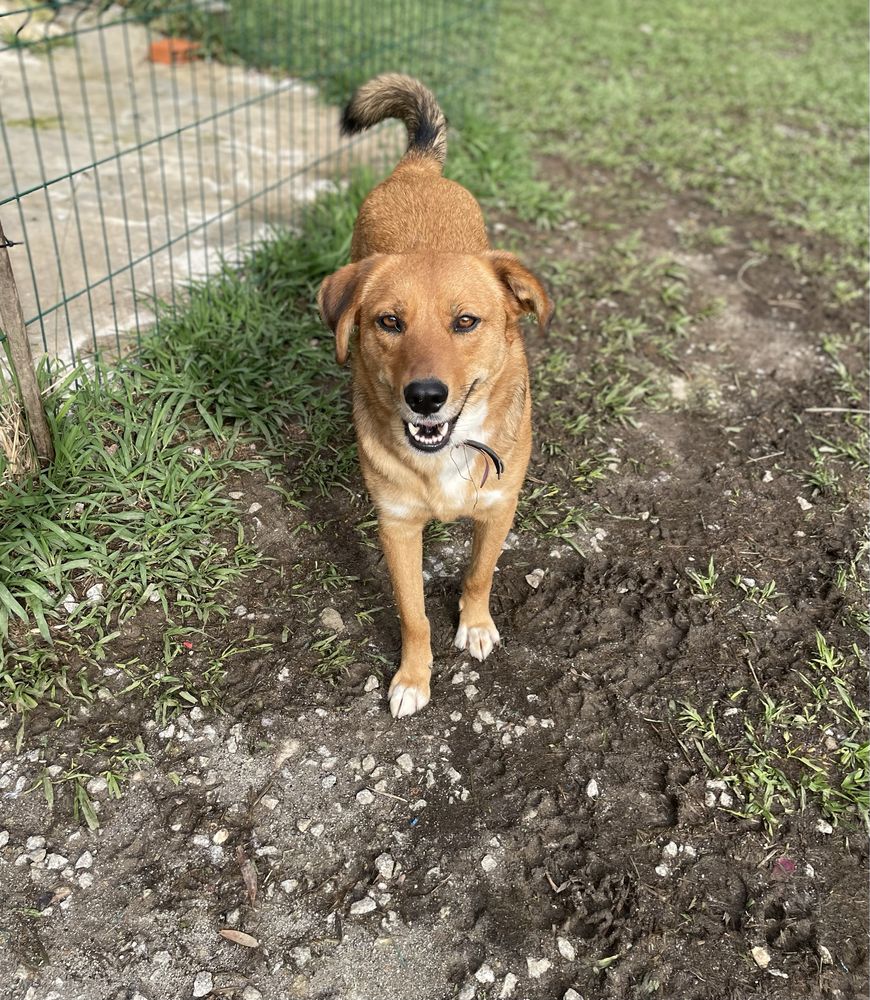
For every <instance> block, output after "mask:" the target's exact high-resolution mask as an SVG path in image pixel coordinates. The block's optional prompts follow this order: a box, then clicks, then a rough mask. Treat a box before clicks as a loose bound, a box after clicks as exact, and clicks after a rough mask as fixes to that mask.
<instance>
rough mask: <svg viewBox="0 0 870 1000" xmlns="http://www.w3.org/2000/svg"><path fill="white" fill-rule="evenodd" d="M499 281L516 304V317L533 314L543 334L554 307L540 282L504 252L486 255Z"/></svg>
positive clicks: (515, 259) (497, 251)
mask: <svg viewBox="0 0 870 1000" xmlns="http://www.w3.org/2000/svg"><path fill="white" fill-rule="evenodd" d="M486 257H487V259H488V260H489V262H490V264H491V266H492V268H493V270H494V271H495V273H496V276H497V277H498V279H499V281H501V283H502V284H503V285H505V286H506V288H507V291H508V294H509V296H510V298H511V299H513V301H514V302H515V303H516V308H517V315H519V314H520V313H534V314H535V318H536V319H537V321H538V326H539V327H540V329H541V332H542V333H544V332H545V331H546V330H547V328H548V327H549V326H550V322H551V320H552V319H553V312H554V311H555V306H554V305H553V302H552V300H551V299H550V296H549V295H547V292H546V290H545V288H544V286H543V285H542V284H541V282H540V281H539V280H538V279H537V278H536V277H535V275H534V274H532V272H531V271H530V270H529V269H528V268H527V267H526V266H525V265H524V264H522V263H520V261H519V259H518V258H517V257H515V256H514V255H513V254H512V253H507V252H506V251H504V250H495V251H493V252H492V253H488V254H487V255H486Z"/></svg>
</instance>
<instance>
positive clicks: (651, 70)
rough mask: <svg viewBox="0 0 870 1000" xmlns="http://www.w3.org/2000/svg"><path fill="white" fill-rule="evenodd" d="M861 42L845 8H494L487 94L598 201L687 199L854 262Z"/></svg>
mask: <svg viewBox="0 0 870 1000" xmlns="http://www.w3.org/2000/svg"><path fill="white" fill-rule="evenodd" d="M532 25H534V28H533V29H532V28H531V26H532ZM866 33H867V11H866V8H865V7H864V6H863V5H861V4H859V3H857V2H856V0H849V2H846V3H841V4H838V5H837V6H836V9H832V10H830V11H826V13H825V15H824V16H819V11H818V8H817V6H816V5H814V4H812V3H811V2H810V0H798V2H797V3H793V4H789V5H787V6H777V5H772V6H771V5H767V6H764V7H762V8H759V6H758V5H757V4H753V3H750V2H748V0H738V2H736V3H732V4H729V5H727V7H722V6H717V5H715V4H711V3H693V2H690V0H677V2H674V3H667V4H666V3H661V2H656V3H648V2H645V0H644V2H641V0H629V2H627V3H626V2H624V0H605V2H603V3H599V4H594V5H583V4H577V3H575V2H573V0H536V2H532V3H519V2H518V0H505V4H504V9H503V13H502V19H501V34H500V53H499V56H500V57H499V67H500V68H501V72H500V73H499V74H498V77H497V81H496V88H495V92H496V96H497V101H498V108H499V113H500V117H501V118H502V120H503V121H506V122H508V123H509V124H510V125H512V126H513V127H514V128H515V129H516V130H517V131H518V132H521V133H523V134H525V135H527V136H528V137H529V145H530V147H532V148H534V149H535V150H536V151H537V152H539V153H543V154H549V155H554V156H559V157H564V158H566V159H567V161H568V162H569V163H577V169H581V170H582V171H583V172H584V173H585V174H589V175H590V176H589V184H590V185H592V186H593V187H595V188H599V187H602V188H604V189H605V192H604V193H606V190H607V189H610V190H613V189H614V186H615V187H616V188H618V189H619V190H620V192H621V194H622V196H623V197H625V196H626V195H627V194H629V193H630V192H635V193H636V194H638V195H645V196H647V197H648V196H649V194H650V189H652V191H653V192H655V191H656V190H657V189H658V190H661V191H665V192H669V193H673V194H678V195H679V194H682V193H683V192H692V193H693V195H697V196H699V197H700V198H702V199H703V200H705V201H706V202H707V203H708V204H709V205H710V206H711V207H713V208H715V210H716V211H717V213H719V214H721V216H722V217H724V218H727V217H728V216H729V215H731V214H732V213H738V214H747V213H749V214H751V213H759V212H760V213H763V214H764V215H772V216H773V217H774V218H776V219H779V220H782V221H784V222H786V223H788V224H790V225H795V226H798V227H800V228H801V229H804V230H806V231H808V232H814V233H819V234H823V235H825V236H827V237H830V238H831V239H832V240H834V241H836V242H837V243H839V244H840V247H841V249H842V250H845V251H846V255H847V256H850V257H852V258H853V259H854V258H856V257H857V258H859V259H860V258H862V257H863V250H864V247H865V246H866V217H867V197H868V195H867V185H866V169H865V168H866V161H867V139H866V132H865V129H864V120H865V108H866V102H867V74H866V69H865V42H866ZM519 66H523V67H524V68H525V72H518V71H517V68H518V67H519ZM721 238H723V237H722V234H721V233H720V234H715V233H714V234H713V239H721Z"/></svg>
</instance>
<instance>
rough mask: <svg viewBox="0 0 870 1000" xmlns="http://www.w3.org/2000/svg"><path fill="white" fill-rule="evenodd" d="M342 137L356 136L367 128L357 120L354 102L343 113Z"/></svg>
mask: <svg viewBox="0 0 870 1000" xmlns="http://www.w3.org/2000/svg"><path fill="white" fill-rule="evenodd" d="M339 127H340V129H341V134H342V135H356V134H357V133H358V132H362V130H363V129H364V128H365V126H364V125H363V123H362V122H361V121H360V120H359V118H357V116H356V115H355V114H354V113H353V101H351V102H350V104H347V105H346V106H345V109H344V111H342V113H341V124H340V126H339Z"/></svg>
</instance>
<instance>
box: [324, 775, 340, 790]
mask: <svg viewBox="0 0 870 1000" xmlns="http://www.w3.org/2000/svg"><path fill="white" fill-rule="evenodd" d="M336 781H338V778H336V776H335V775H334V774H327V776H326V777H325V778H324V779H323V781H321V782H320V785H321V787H322V788H326V789H329V788H332V787H333V785H334V784H335V783H336Z"/></svg>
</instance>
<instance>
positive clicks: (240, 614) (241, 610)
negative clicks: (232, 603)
mask: <svg viewBox="0 0 870 1000" xmlns="http://www.w3.org/2000/svg"><path fill="white" fill-rule="evenodd" d="M247 613H248V609H247V608H246V607H245V605H244V604H239V605H237V606H236V607H234V608H233V614H234V615H235V616H236V618H244V617H245V615H246V614H247Z"/></svg>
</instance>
